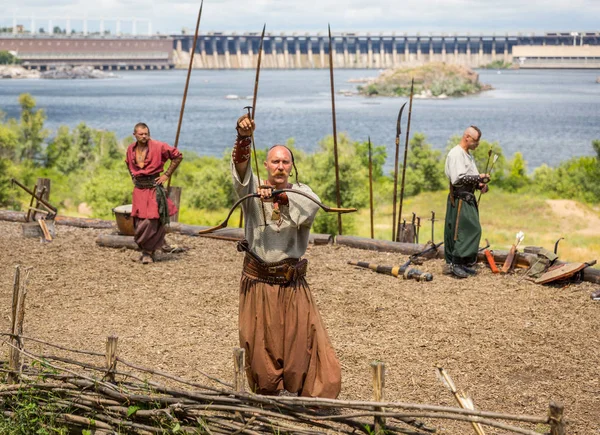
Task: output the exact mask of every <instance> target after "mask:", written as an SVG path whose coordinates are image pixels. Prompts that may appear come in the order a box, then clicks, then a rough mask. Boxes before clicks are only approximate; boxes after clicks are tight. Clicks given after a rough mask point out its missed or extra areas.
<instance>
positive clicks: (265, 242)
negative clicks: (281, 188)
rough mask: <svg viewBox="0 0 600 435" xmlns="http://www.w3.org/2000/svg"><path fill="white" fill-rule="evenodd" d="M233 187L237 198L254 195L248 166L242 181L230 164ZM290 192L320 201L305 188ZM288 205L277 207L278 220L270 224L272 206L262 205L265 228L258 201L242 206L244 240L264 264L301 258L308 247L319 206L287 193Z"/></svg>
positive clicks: (295, 186)
mask: <svg viewBox="0 0 600 435" xmlns="http://www.w3.org/2000/svg"><path fill="white" fill-rule="evenodd" d="M231 174H232V176H233V187H234V190H235V193H236V195H237V197H238V198H241V197H242V196H245V195H248V194H249V193H255V192H256V191H257V187H258V180H257V179H256V177H255V176H254V174H253V173H252V168H251V165H250V164H248V167H247V168H246V173H245V174H244V179H243V180H241V179H240V176H239V174H238V172H237V170H236V168H235V164H234V163H233V161H232V162H231ZM292 189H297V190H300V191H302V192H304V193H307V194H309V195H310V196H311V197H313V198H314V199H316V200H317V201H318V200H319V197H318V196H317V195H316V194H315V193H314V192H313V191H312V190H311V189H310V187H308V186H307V185H306V184H301V185H298V184H294V185H292ZM288 199H289V204H288V205H283V206H280V207H279V210H280V213H281V220H273V219H272V216H271V215H272V212H273V203H272V202H264V203H262V204H264V207H265V215H266V218H267V226H266V227H265V222H264V217H263V211H262V206H261V201H260V199H259V198H253V199H249V200H246V201H244V202H243V203H242V207H243V210H244V221H245V225H244V227H245V229H244V231H245V236H246V240H248V244H249V246H250V249H251V250H252V252H254V253H255V254H256V255H258V256H259V257H260V258H262V259H263V260H264V261H265V262H267V263H273V262H276V261H281V260H284V259H286V258H300V257H302V256H303V255H304V253H305V252H306V248H307V247H308V236H309V235H310V227H311V226H312V223H313V221H314V219H315V215H316V214H317V211H319V206H318V205H317V204H315V203H314V202H312V201H311V200H310V199H308V198H305V197H304V196H302V195H295V194H294V193H291V192H288Z"/></svg>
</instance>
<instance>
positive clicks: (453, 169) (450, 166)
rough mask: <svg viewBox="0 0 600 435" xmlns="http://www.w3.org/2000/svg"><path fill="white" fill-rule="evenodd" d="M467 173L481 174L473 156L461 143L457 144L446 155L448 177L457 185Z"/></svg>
mask: <svg viewBox="0 0 600 435" xmlns="http://www.w3.org/2000/svg"><path fill="white" fill-rule="evenodd" d="M465 175H475V176H479V171H478V170H477V166H476V165H475V159H474V158H473V156H472V155H471V154H469V153H468V152H466V151H465V150H463V149H462V147H461V146H460V145H456V146H455V147H454V148H452V149H451V150H450V152H449V153H448V156H447V157H446V177H448V180H450V183H451V184H453V185H455V184H457V183H458V181H459V180H460V179H461V178H462V177H464V176H465Z"/></svg>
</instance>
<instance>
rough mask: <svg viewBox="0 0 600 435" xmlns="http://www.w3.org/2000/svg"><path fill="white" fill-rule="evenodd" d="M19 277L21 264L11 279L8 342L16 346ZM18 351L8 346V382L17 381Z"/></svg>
mask: <svg viewBox="0 0 600 435" xmlns="http://www.w3.org/2000/svg"><path fill="white" fill-rule="evenodd" d="M20 278H21V266H16V267H15V279H14V281H13V297H12V311H11V314H12V315H11V319H10V320H11V327H10V332H11V334H13V336H12V337H11V338H10V342H11V343H12V344H13V345H15V346H17V345H18V343H17V339H16V337H15V335H16V333H17V306H18V303H19V281H20ZM19 355H20V354H19V351H18V350H17V349H15V348H14V347H12V346H11V347H9V348H8V368H9V370H11V372H10V373H9V374H8V378H7V382H8V383H9V384H16V383H18V382H19V377H18V376H17V374H16V373H15V372H16V371H17V368H18V367H19Z"/></svg>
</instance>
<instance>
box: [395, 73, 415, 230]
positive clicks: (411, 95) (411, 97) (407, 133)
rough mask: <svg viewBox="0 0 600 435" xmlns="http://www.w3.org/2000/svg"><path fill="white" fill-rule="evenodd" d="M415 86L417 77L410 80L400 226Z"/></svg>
mask: <svg viewBox="0 0 600 435" xmlns="http://www.w3.org/2000/svg"><path fill="white" fill-rule="evenodd" d="M414 88H415V79H414V78H413V79H412V80H411V82H410V102H409V105H408V123H407V124H406V140H405V143H404V163H403V164H402V185H401V187H400V210H399V211H398V226H400V219H402V201H403V200H404V182H405V180H406V158H407V156H408V138H409V135H410V119H411V115H412V102H413V95H414ZM398 232H399V231H398Z"/></svg>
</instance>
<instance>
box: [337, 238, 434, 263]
mask: <svg viewBox="0 0 600 435" xmlns="http://www.w3.org/2000/svg"><path fill="white" fill-rule="evenodd" d="M334 244H336V245H341V246H349V247H351V248H357V249H366V250H370V251H378V252H397V253H400V254H405V255H412V254H418V253H419V252H422V251H423V250H425V249H426V248H427V247H428V246H426V245H421V244H416V243H403V242H391V241H388V240H374V239H369V238H366V237H356V236H336V237H335V240H334ZM443 256H444V247H443V245H442V246H441V247H439V248H438V252H437V255H436V257H437V258H442V257H443Z"/></svg>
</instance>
